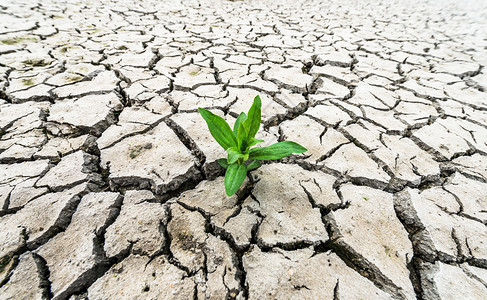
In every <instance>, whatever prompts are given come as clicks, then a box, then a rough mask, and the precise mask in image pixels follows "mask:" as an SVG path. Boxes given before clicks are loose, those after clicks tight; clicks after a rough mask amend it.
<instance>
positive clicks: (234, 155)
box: [227, 147, 243, 165]
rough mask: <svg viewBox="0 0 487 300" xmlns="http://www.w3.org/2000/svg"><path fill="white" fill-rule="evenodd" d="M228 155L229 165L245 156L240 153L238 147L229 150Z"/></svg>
mask: <svg viewBox="0 0 487 300" xmlns="http://www.w3.org/2000/svg"><path fill="white" fill-rule="evenodd" d="M227 153H228V157H227V161H228V164H229V165H231V164H233V163H234V162H236V161H237V160H238V159H239V158H240V157H243V154H242V153H240V151H238V149H237V147H230V148H228V149H227Z"/></svg>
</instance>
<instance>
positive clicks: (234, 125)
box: [233, 112, 247, 137]
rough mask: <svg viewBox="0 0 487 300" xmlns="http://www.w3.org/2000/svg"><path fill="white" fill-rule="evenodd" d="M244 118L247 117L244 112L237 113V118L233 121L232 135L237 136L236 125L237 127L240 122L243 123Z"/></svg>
mask: <svg viewBox="0 0 487 300" xmlns="http://www.w3.org/2000/svg"><path fill="white" fill-rule="evenodd" d="M245 119H247V115H246V114H245V113H244V112H242V113H240V115H238V118H237V120H236V121H235V124H233V135H234V136H235V137H237V135H238V127H239V125H240V123H243V122H244V121H245Z"/></svg>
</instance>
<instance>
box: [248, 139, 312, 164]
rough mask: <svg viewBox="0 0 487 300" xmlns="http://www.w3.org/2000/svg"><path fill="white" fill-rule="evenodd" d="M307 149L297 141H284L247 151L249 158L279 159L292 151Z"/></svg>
mask: <svg viewBox="0 0 487 300" xmlns="http://www.w3.org/2000/svg"><path fill="white" fill-rule="evenodd" d="M306 151H308V150H307V149H306V148H304V147H303V146H301V145H300V144H298V143H295V142H291V141H284V142H279V143H275V144H273V145H270V146H269V147H257V148H254V149H251V150H250V152H249V158H250V159H259V160H269V159H281V158H283V157H286V156H288V155H290V154H292V153H303V152H306Z"/></svg>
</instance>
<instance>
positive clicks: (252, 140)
mask: <svg viewBox="0 0 487 300" xmlns="http://www.w3.org/2000/svg"><path fill="white" fill-rule="evenodd" d="M263 141H264V140H259V139H256V138H252V139H251V140H250V143H249V144H248V145H247V148H250V147H252V146H255V145H256V144H258V143H262V142H263Z"/></svg>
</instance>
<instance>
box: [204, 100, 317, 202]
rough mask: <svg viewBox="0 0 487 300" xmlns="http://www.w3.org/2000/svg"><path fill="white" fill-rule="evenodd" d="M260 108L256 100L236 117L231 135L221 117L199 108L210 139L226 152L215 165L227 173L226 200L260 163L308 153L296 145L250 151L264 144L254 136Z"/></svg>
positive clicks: (258, 126)
mask: <svg viewBox="0 0 487 300" xmlns="http://www.w3.org/2000/svg"><path fill="white" fill-rule="evenodd" d="M261 108H262V101H261V100H260V97H259V96H256V97H255V98H254V103H253V104H252V106H251V107H250V109H249V111H248V113H247V114H245V113H244V112H242V113H240V115H239V116H238V118H237V120H236V121H235V124H234V126H233V131H232V130H231V129H230V126H229V125H228V123H227V122H226V121H225V120H224V119H223V118H222V117H220V116H217V115H215V114H213V113H212V112H210V111H208V110H206V109H203V108H198V111H199V112H200V114H201V116H202V117H203V119H205V121H206V124H207V125H208V129H209V130H210V133H211V135H212V136H213V138H214V139H215V140H216V141H217V143H218V144H220V146H222V147H223V149H225V151H226V152H227V158H226V159H225V158H221V159H219V160H218V163H219V164H220V165H221V166H222V167H223V168H225V169H226V173H225V181H224V182H225V192H226V194H227V196H231V195H233V194H235V192H236V191H237V190H238V189H239V188H240V186H241V185H242V183H243V181H244V180H245V177H246V176H247V172H248V171H251V170H254V169H256V168H258V167H260V166H261V164H260V162H259V161H260V160H271V159H281V158H283V157H286V156H288V155H290V154H292V153H303V152H306V151H308V150H307V149H306V148H304V147H303V146H301V145H299V144H298V143H295V142H291V141H283V142H278V143H275V144H273V145H270V146H268V147H255V148H252V149H250V147H252V146H255V145H256V144H258V143H261V142H263V140H259V139H256V138H255V134H256V133H257V131H259V128H260V121H261Z"/></svg>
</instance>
